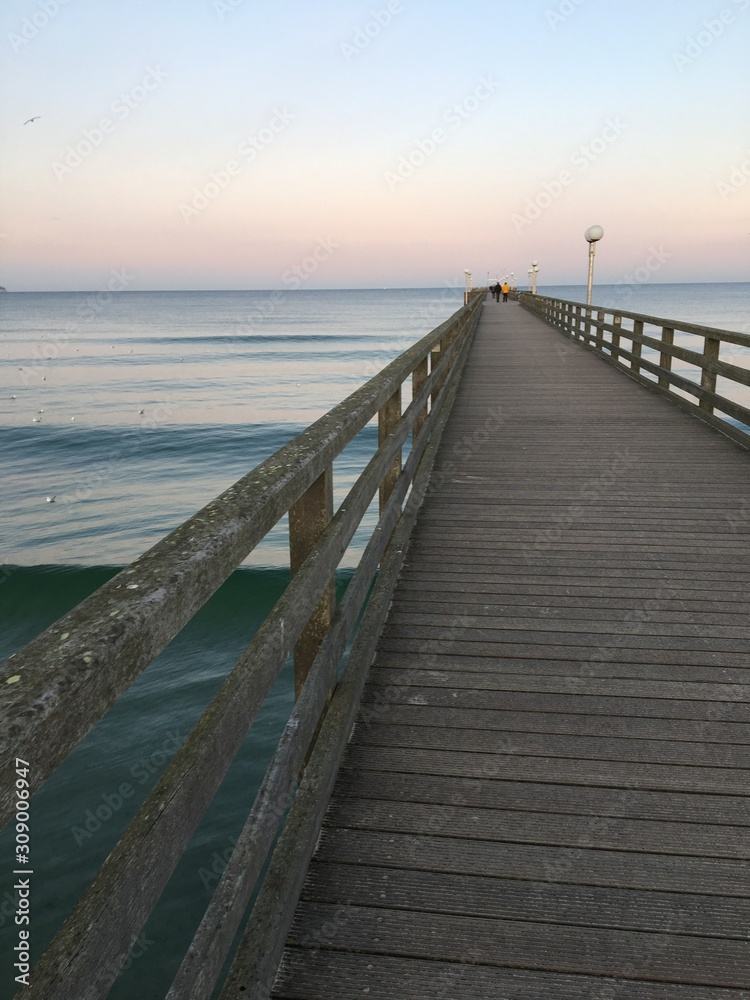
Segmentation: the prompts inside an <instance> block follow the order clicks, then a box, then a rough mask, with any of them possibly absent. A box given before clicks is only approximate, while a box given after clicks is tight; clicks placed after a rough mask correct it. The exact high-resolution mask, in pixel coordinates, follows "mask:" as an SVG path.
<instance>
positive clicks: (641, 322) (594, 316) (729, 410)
mask: <svg viewBox="0 0 750 1000" xmlns="http://www.w3.org/2000/svg"><path fill="white" fill-rule="evenodd" d="M521 304H522V305H523V306H524V308H526V309H528V310H529V311H530V312H532V313H535V314H536V315H537V316H539V317H540V318H541V319H543V320H545V321H546V322H547V323H549V324H550V325H551V326H554V327H556V328H557V329H558V330H561V331H562V332H563V333H564V334H566V336H568V337H570V338H572V339H573V340H577V341H579V342H580V343H582V344H584V345H585V346H586V347H588V348H590V349H591V350H593V351H595V352H596V353H597V354H600V355H601V356H602V357H604V358H606V359H607V360H609V361H611V362H613V363H614V364H616V365H617V366H618V367H621V368H622V369H623V370H624V371H625V372H627V374H628V375H630V376H632V377H633V378H635V379H638V381H639V382H642V383H643V384H644V385H647V386H649V387H650V388H652V389H655V390H656V391H657V392H661V393H662V394H664V395H666V396H668V397H669V398H670V399H671V400H673V401H674V402H675V403H677V404H678V405H679V406H681V407H683V409H686V410H688V411H690V412H691V413H694V414H695V415H696V416H699V417H701V418H702V419H703V420H705V421H707V422H708V423H710V424H711V425H712V426H714V427H716V428H717V429H719V430H721V431H722V432H723V433H724V434H727V435H728V436H729V437H731V438H734V440H735V441H738V442H739V443H740V444H742V445H744V446H745V447H750V408H748V407H747V406H743V405H742V403H740V402H738V401H737V400H732V399H729V398H727V397H726V396H724V395H722V394H720V393H718V392H717V391H716V388H717V379H718V378H725V379H728V380H729V381H730V382H733V383H735V385H736V386H744V387H747V386H750V370H748V369H747V368H742V367H741V366H740V365H735V364H732V363H731V362H729V361H722V360H721V358H720V357H719V355H720V351H721V346H722V344H731V345H734V346H738V347H743V348H747V349H748V355H747V357H748V361H749V362H750V335H749V334H746V333H733V332H732V331H730V330H717V329H714V328H713V327H709V326H699V325H698V324H696V323H685V322H681V321H677V320H671V319H661V318H659V317H657V316H646V315H643V314H642V313H635V312H628V311H626V310H624V309H613V308H610V307H605V306H595V305H594V306H588V305H586V304H585V303H582V302H569V301H567V300H565V299H555V298H549V297H547V296H543V295H531V294H530V293H529V292H524V293H522V294H521ZM675 334H677V335H678V336H679V335H680V334H689V335H691V336H693V337H700V338H702V340H703V344H702V348H703V349H702V350H691V349H690V348H689V347H685V346H680V345H678V344H676V343H675ZM644 347H646V348H651V349H652V350H653V351H656V352H657V353H658V355H659V360H658V363H657V362H656V360H649V359H648V358H646V357H644V356H643V348H644ZM674 359H677V360H679V361H682V362H684V363H686V364H689V365H693V366H694V367H695V368H696V369H697V370H698V372H700V382H697V381H692V380H691V379H690V378H686V377H685V376H684V375H680V374H678V373H677V372H675V371H673V370H672V363H673V360H674ZM644 372H645V373H647V374H644ZM696 374H697V373H696ZM649 375H650V376H652V377H649ZM675 390H677V391H675ZM741 391H742V390H741ZM684 394H687V395H684ZM716 411H718V412H719V413H723V414H725V415H726V417H729V418H731V419H732V420H736V421H737V422H738V423H739V424H741V425H743V426H739V427H738V426H736V425H735V424H733V423H730V422H729V421H728V420H726V419H724V418H723V417H720V416H717V414H716Z"/></svg>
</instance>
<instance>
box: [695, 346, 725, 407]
mask: <svg viewBox="0 0 750 1000" xmlns="http://www.w3.org/2000/svg"><path fill="white" fill-rule="evenodd" d="M720 348H721V341H720V340H718V339H717V338H715V337H704V339H703V358H704V361H718V360H719V350H720ZM701 389H708V391H709V392H716V372H712V371H709V370H708V369H707V368H705V367H704V366H703V365H701ZM698 407H699V409H701V410H703V412H704V413H713V412H714V404H713V403H712V402H711V400H710V399H701V400H700V401H699V403H698Z"/></svg>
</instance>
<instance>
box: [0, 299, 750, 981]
mask: <svg viewBox="0 0 750 1000" xmlns="http://www.w3.org/2000/svg"><path fill="white" fill-rule="evenodd" d="M538 291H539V294H543V295H554V296H556V297H560V298H565V299H569V300H572V301H577V302H580V301H583V299H584V298H585V291H586V290H585V288H584V287H583V286H556V287H542V286H540V287H539V289H538ZM462 301H463V287H462V286H461V287H457V286H455V285H450V284H446V285H445V286H443V287H438V288H418V289H411V288H397V289H364V290H343V291H339V290H321V291H313V290H298V291H163V292H137V291H122V292H112V291H108V290H100V291H91V292H39V293H36V292H23V293H21V292H18V293H14V292H8V293H2V294H0V356H2V359H3V365H2V369H1V374H0V427H1V428H2V439H1V440H2V443H1V444H0V450H1V453H2V470H3V490H2V497H1V499H0V503H1V504H2V528H1V529H0V530H1V531H2V557H1V561H2V566H1V567H0V659H5V658H6V657H7V656H8V655H10V654H11V653H12V652H14V651H15V650H17V649H19V648H20V647H21V646H23V645H24V644H25V643H26V642H28V641H29V640H30V639H31V638H33V637H34V636H35V635H37V634H38V633H39V632H40V631H42V630H43V629H44V628H46V627H47V626H48V625H50V624H51V623H53V622H54V621H56V620H57V619H58V618H59V617H60V616H61V615H63V614H64V613H66V612H67V611H68V610H69V609H70V608H72V607H74V606H75V605H76V604H78V603H79V602H80V601H81V600H83V599H84V598H85V597H86V596H87V595H89V594H90V593H92V592H93V591H94V590H96V589H97V588H98V587H100V586H101V585H102V584H103V583H105V582H106V581H107V580H108V579H109V578H110V577H112V576H113V575H114V574H115V573H117V572H118V571H119V570H120V569H122V568H123V567H124V566H126V565H127V564H128V563H129V562H131V561H132V560H133V559H135V558H137V557H138V556H139V555H140V554H142V553H143V552H145V551H146V550H147V549H148V548H150V547H151V546H152V545H153V544H154V543H155V542H157V541H158V540H159V539H160V538H162V537H163V536H164V535H166V534H167V533H169V532H170V531H171V530H172V529H174V528H175V527H177V526H178V525H179V524H180V523H182V522H183V521H184V520H185V519H187V518H188V517H190V516H191V515H192V514H194V513H195V512H196V511H198V510H199V509H200V508H201V507H203V506H204V505H205V504H206V503H208V502H209V501H211V500H212V499H213V498H214V497H216V496H217V495H218V494H219V493H221V492H222V491H223V490H225V489H226V488H228V487H229V486H231V485H232V483H234V482H235V481H236V480H237V479H239V478H240V477H241V476H243V475H244V474H245V473H246V472H248V471H249V470H250V469H252V468H253V467H254V466H256V465H257V464H258V463H259V462H260V461H262V460H263V459H265V458H267V457H268V456H269V455H271V454H272V453H273V452H275V451H276V450H277V449H278V448H279V447H280V446H281V445H283V444H285V443H286V442H287V441H289V440H291V439H292V438H293V437H294V436H295V435H296V434H298V433H299V432H300V431H302V430H303V429H304V428H305V427H307V426H308V425H309V424H310V423H312V422H313V421H314V420H316V419H317V418H318V417H319V416H321V415H323V414H324V413H326V412H327V411H328V410H329V409H330V408H331V407H332V406H334V405H335V404H336V403H338V402H340V401H341V400H342V399H344V398H345V397H347V396H348V395H349V394H350V393H352V392H353V391H354V390H355V389H357V388H358V387H359V386H361V385H363V384H364V383H365V382H366V381H367V379H369V378H370V377H372V375H374V374H375V373H376V372H378V371H380V370H381V369H382V368H383V367H384V366H385V365H386V364H387V363H388V362H389V361H391V360H392V359H393V358H395V357H397V356H398V355H399V354H400V353H401V352H402V351H404V350H405V349H406V348H407V347H409V346H411V345H412V344H413V343H415V342H416V341H417V340H418V339H420V337H422V336H423V335H424V334H426V333H427V332H429V331H430V330H431V329H433V328H434V327H436V326H437V325H438V324H439V323H441V322H442V321H443V320H444V319H447V318H448V317H449V316H450V315H451V314H452V313H453V312H455V311H456V309H458V308H459V307H460V306H461V304H462ZM594 305H601V306H610V307H616V308H621V309H627V310H630V311H634V312H641V313H646V314H648V315H652V316H659V317H664V318H671V319H675V320H685V321H688V322H693V323H699V324H704V325H707V326H713V327H719V328H723V329H726V330H733V331H737V332H740V333H748V332H750V282H747V283H721V284H672V285H667V284H636V285H632V286H623V285H617V286H614V285H613V286H606V285H603V286H599V287H596V288H595V293H594ZM734 354H735V355H736V356H737V357H738V358H741V360H740V361H738V363H742V364H744V365H745V366H748V367H750V351H747V350H746V349H744V348H737V349H736V351H735V352H734ZM406 402H408V398H407V400H406ZM376 439H377V427H376V426H375V424H374V423H372V424H370V425H368V426H367V427H366V428H364V429H363V431H362V432H361V433H360V434H359V435H358V436H357V438H355V440H354V441H353V442H352V444H351V445H350V446H349V447H348V448H347V449H346V450H345V451H344V453H343V454H342V455H341V456H340V458H339V459H338V460H337V462H336V465H335V467H334V480H335V501H336V502H337V503H338V502H340V501H341V499H343V497H344V496H345V494H346V492H347V490H348V489H349V488H350V487H351V485H352V483H353V482H354V480H355V479H356V476H357V475H358V474H359V472H361V470H362V469H363V468H364V466H365V464H366V462H367V461H368V460H369V458H370V457H371V456H372V454H373V452H374V450H375V447H376ZM375 516H376V515H375V509H374V506H373V507H371V509H370V511H369V512H368V515H367V517H366V518H365V523H364V525H363V528H362V530H361V531H360V532H358V534H357V536H355V538H354V539H353V542H352V545H351V546H350V547H349V550H348V551H347V553H346V555H345V557H344V559H343V561H342V565H341V570H340V573H339V576H338V580H337V586H338V590H339V593H341V592H343V590H344V589H345V587H346V584H347V582H348V579H350V577H351V574H352V572H353V568H354V567H355V566H356V563H357V560H358V558H359V555H360V554H361V551H362V548H363V545H364V542H365V540H366V536H367V534H368V533H369V530H371V529H372V526H373V525H374V523H375ZM287 552H288V537H287V528H286V523H285V519H284V520H282V521H281V522H280V523H279V525H277V526H276V528H274V530H273V531H272V532H271V533H270V535H269V536H268V538H267V539H266V540H265V541H264V542H263V543H261V545H260V546H259V547H258V548H257V549H256V550H255V552H253V553H252V554H251V555H250V556H249V558H248V559H247V560H246V561H245V563H244V564H243V565H242V566H241V567H240V568H239V569H238V570H237V571H236V572H235V573H233V574H232V576H231V577H230V578H229V580H228V581H227V582H226V583H225V584H224V586H223V587H222V588H221V589H220V590H219V592H218V593H217V594H216V595H215V596H214V597H213V598H212V599H211V600H210V601H209V602H208V603H207V604H206V606H205V607H204V608H203V609H202V610H201V611H200V612H199V613H198V615H196V617H195V618H194V619H193V621H192V622H191V623H190V624H189V625H188V626H186V628H185V629H184V630H183V631H182V632H181V633H180V634H179V635H178V636H177V637H176V638H175V639H174V640H173V641H172V642H171V643H170V645H169V646H168V647H167V649H166V650H165V651H164V652H163V653H162V654H161V655H160V656H159V657H158V658H157V660H155V661H154V663H153V664H152V665H151V666H150V667H149V668H148V669H147V670H146V671H145V672H144V673H143V674H142V675H141V677H140V678H139V679H138V681H137V682H136V683H135V684H133V685H132V687H131V688H130V689H129V690H128V692H127V693H126V694H125V695H124V696H123V697H122V698H121V699H120V701H119V702H118V703H117V705H116V706H115V708H114V709H113V710H112V711H111V712H110V713H109V714H108V715H107V716H106V717H105V719H103V720H102V721H101V722H100V723H99V724H98V725H97V726H95V727H94V729H93V730H92V731H91V732H90V733H89V735H88V736H87V737H86V739H85V740H84V741H83V743H82V744H81V745H80V746H79V747H78V748H77V749H76V750H75V751H74V752H73V753H72V754H71V755H70V756H69V757H68V759H67V760H66V761H65V763H64V764H63V765H62V766H61V767H60V768H59V769H58V770H57V772H56V773H55V775H53V777H52V778H50V780H49V781H48V782H47V783H46V784H45V785H44V786H43V788H42V789H41V790H40V791H39V792H38V794H37V795H36V796H35V797H34V799H33V800H32V807H31V841H30V851H31V857H32V861H33V872H34V874H33V880H32V924H31V926H32V931H33V933H32V945H31V949H32V962H33V961H34V960H36V959H37V958H38V957H39V955H40V954H41V953H42V951H43V950H44V947H45V946H46V944H47V943H48V942H49V941H50V940H51V938H52V937H53V936H54V934H55V933H56V931H57V930H58V929H59V927H60V925H61V924H62V922H63V920H64V918H65V917H66V916H67V914H68V913H69V912H70V910H71V908H72V906H73V904H74V902H75V900H76V899H77V898H78V897H79V896H80V894H81V892H82V891H83V890H84V888H85V886H86V885H87V884H88V883H89V882H90V880H91V878H92V877H93V875H94V873H95V872H96V870H97V868H98V867H99V866H100V865H101V863H102V862H103V861H104V859H105V858H106V856H107V854H108V853H109V852H110V851H111V849H112V847H113V846H114V844H115V843H116V841H117V839H118V837H119V836H120V835H121V833H122V831H123V830H124V828H125V827H126V825H127V823H128V822H129V820H130V819H131V818H132V817H133V815H134V814H135V812H136V810H137V808H138V805H139V804H140V803H141V802H142V801H143V799H144V797H145V795H146V794H147V792H148V791H149V790H150V788H151V787H152V786H153V784H154V782H155V781H156V780H157V778H158V776H159V775H160V774H161V773H162V771H163V770H164V768H165V767H166V765H167V764H168V762H169V761H170V760H171V758H172V757H173V756H174V754H175V752H176V750H177V749H178V747H179V746H180V744H181V743H182V741H183V740H184V739H185V737H186V735H187V734H188V732H189V731H190V728H191V726H192V725H193V724H194V723H195V721H196V720H197V718H198V717H199V715H200V713H201V711H202V710H203V709H204V708H205V706H206V705H207V703H208V701H209V700H210V698H211V697H212V696H213V694H214V693H215V692H216V691H217V689H218V687H219V686H220V684H221V681H222V680H223V678H224V677H226V675H227V673H228V671H229V670H230V669H231V667H232V666H233V664H234V662H235V661H236V659H237V657H238V655H239V654H240V652H241V651H242V649H243V648H244V647H245V645H246V644H247V641H248V636H249V635H252V633H253V631H254V630H255V629H256V628H257V627H258V625H259V624H260V623H261V622H262V621H263V619H264V617H265V616H266V615H267V613H268V612H269V611H270V609H271V608H272V607H273V605H274V603H275V602H276V601H277V600H278V598H279V596H280V595H281V593H282V592H283V590H284V587H285V586H286V584H287V582H288V579H289V570H288V555H287ZM291 705H292V673H291V665H290V664H287V665H286V666H285V667H284V670H283V671H282V674H281V676H280V677H279V680H278V682H277V684H276V685H275V687H274V689H273V691H272V692H271V694H270V695H269V698H268V700H267V702H266V705H265V706H264V708H263V711H262V712H261V714H260V715H259V717H258V719H257V720H256V723H255V724H254V726H253V728H252V730H251V732H250V734H249V736H248V738H247V739H246V741H245V743H244V745H243V747H242V749H241V751H240V753H239V754H238V756H237V759H236V760H235V762H234V764H233V765H232V767H231V768H230V770H229V772H228V774H227V776H226V778H225V780H224V782H223V784H222V786H221V788H220V790H219V792H218V794H217V796H216V798H215V800H214V802H213V804H212V806H211V808H210V809H209V812H208V813H207V814H206V816H205V818H204V819H203V821H202V822H201V824H200V825H199V827H198V830H197V832H196V834H195V836H194V838H193V841H192V842H191V844H190V846H189V849H188V851H187V852H186V854H185V856H184V857H183V859H182V861H181V862H180V864H179V866H178V868H177V870H176V871H175V873H174V875H173V877H172V878H171V880H170V882H169V885H168V887H167V889H166V890H165V892H164V894H163V896H162V898H161V900H160V902H159V904H158V907H157V909H156V911H155V912H154V914H153V915H152V917H151V919H150V920H149V922H148V924H147V925H146V927H145V929H144V932H143V934H142V935H141V938H140V939H139V941H138V942H136V945H135V946H134V948H133V949H132V953H131V955H130V956H129V958H128V959H127V961H126V963H125V965H124V967H123V969H122V972H121V974H120V976H119V978H118V980H117V983H116V984H115V987H114V989H113V991H112V993H111V994H110V995H111V996H113V997H115V998H116V1000H124V998H132V997H138V998H139V1000H151V998H153V1000H157V998H162V997H164V995H165V993H166V992H167V989H168V987H169V985H170V983H171V981H172V978H173V976H174V973H175V972H176V969H177V967H178V965H179V962H180V959H181V957H182V955H183V954H184V952H185V950H186V948H187V947H188V945H189V943H190V940H191V938H192V934H193V932H194V930H195V927H196V926H197V923H198V921H199V920H200V917H201V915H202V913H203V911H204V909H205V906H206V904H207V902H208V899H209V898H210V895H211V893H212V892H213V890H214V888H215V887H216V884H217V882H218V878H219V876H220V873H221V871H222V870H223V866H224V864H225V862H226V858H227V857H228V856H229V853H230V852H231V849H232V846H233V842H234V839H233V838H235V837H236V836H237V834H238V833H239V831H240V829H241V827H242V824H243V822H244V819H245V817H246V815H247V812H248V810H249V808H250V805H251V804H252V800H253V796H254V794H255V791H256V790H257V788H258V786H259V784H260V781H261V780H262V776H263V773H264V770H265V767H266V765H267V762H268V760H269V759H270V756H271V754H272V752H273V748H274V746H275V743H276V740H277V739H278V735H279V733H280V731H281V728H282V727H283V724H284V722H285V721H286V718H287V716H288V713H289V710H290V707H291ZM30 764H31V766H32V768H33V761H32V762H30ZM14 836H15V831H14V830H13V829H12V828H10V827H9V828H6V830H5V831H3V832H2V833H0V963H1V964H0V996H2V997H6V996H7V997H11V996H13V995H14V993H15V991H16V989H17V988H18V984H16V983H15V982H14V976H15V974H16V971H15V970H14V969H13V968H12V958H11V956H12V954H13V953H12V946H13V943H15V942H16V941H17V927H15V926H14V913H15V902H16V900H15V893H14V891H13V889H12V885H13V876H12V874H11V872H12V870H13V868H14V863H13V846H14Z"/></svg>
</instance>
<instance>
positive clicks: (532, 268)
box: [529, 260, 539, 295]
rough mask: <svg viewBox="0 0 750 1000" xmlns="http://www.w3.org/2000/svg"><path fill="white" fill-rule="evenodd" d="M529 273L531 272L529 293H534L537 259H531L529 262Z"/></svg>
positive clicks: (537, 271) (537, 272)
mask: <svg viewBox="0 0 750 1000" xmlns="http://www.w3.org/2000/svg"><path fill="white" fill-rule="evenodd" d="M529 273H530V274H531V294H532V295H536V279H537V275H538V274H539V261H538V260H532V262H531V271H530V272H529Z"/></svg>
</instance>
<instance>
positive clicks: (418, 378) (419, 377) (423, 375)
mask: <svg viewBox="0 0 750 1000" xmlns="http://www.w3.org/2000/svg"><path fill="white" fill-rule="evenodd" d="M428 368H429V363H428V360H427V355H425V356H424V358H423V359H422V360H421V361H420V362H419V364H418V365H417V367H416V368H415V369H414V371H413V372H412V376H411V395H412V399H416V398H417V397H418V396H419V394H420V392H421V391H422V386H423V385H424V384H425V382H426V381H427V376H428ZM425 420H427V403H426V402H425V404H424V406H423V408H422V409H421V410H420V411H419V414H418V416H417V419H416V420H415V421H414V425H413V427H412V432H411V439H412V444H413V443H414V442H415V441H416V440H417V438H418V437H419V435H420V433H421V431H422V428H423V427H424V423H425Z"/></svg>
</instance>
